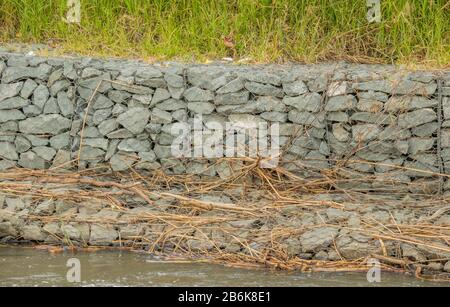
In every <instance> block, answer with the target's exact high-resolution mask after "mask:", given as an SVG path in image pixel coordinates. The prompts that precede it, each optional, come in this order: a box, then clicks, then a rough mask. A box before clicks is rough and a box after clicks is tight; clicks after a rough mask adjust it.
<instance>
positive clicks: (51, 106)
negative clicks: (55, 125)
mask: <svg viewBox="0 0 450 307" xmlns="http://www.w3.org/2000/svg"><path fill="white" fill-rule="evenodd" d="M58 113H60V110H59V107H58V101H57V100H56V98H54V97H50V98H49V99H48V100H47V102H46V103H45V106H44V114H58Z"/></svg>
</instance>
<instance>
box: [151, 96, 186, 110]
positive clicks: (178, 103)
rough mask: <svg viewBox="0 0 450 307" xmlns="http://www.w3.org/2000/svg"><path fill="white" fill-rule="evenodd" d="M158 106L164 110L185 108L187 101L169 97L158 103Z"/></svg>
mask: <svg viewBox="0 0 450 307" xmlns="http://www.w3.org/2000/svg"><path fill="white" fill-rule="evenodd" d="M156 107H157V108H158V109H160V110H163V111H175V110H179V109H185V108H186V102H184V101H183V100H179V99H173V98H171V99H167V100H165V101H163V102H161V103H158V104H157V105H156Z"/></svg>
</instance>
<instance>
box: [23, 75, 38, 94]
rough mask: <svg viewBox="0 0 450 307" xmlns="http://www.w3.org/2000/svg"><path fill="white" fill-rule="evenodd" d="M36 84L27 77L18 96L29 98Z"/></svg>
mask: <svg viewBox="0 0 450 307" xmlns="http://www.w3.org/2000/svg"><path fill="white" fill-rule="evenodd" d="M37 86H38V85H37V83H36V82H34V81H33V80H32V79H27V80H26V81H25V82H24V84H23V87H22V90H21V91H20V97H22V98H23V99H28V98H30V96H31V95H32V94H33V92H34V90H35V89H36V87H37Z"/></svg>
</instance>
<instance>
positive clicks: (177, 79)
mask: <svg viewBox="0 0 450 307" xmlns="http://www.w3.org/2000/svg"><path fill="white" fill-rule="evenodd" d="M164 80H166V82H167V84H168V85H169V86H172V87H183V86H184V79H183V77H182V76H179V75H176V74H172V73H166V74H165V75H164Z"/></svg>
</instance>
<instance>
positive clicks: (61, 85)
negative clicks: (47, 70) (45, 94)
mask: <svg viewBox="0 0 450 307" xmlns="http://www.w3.org/2000/svg"><path fill="white" fill-rule="evenodd" d="M69 86H70V83H69V81H67V80H59V81H56V82H55V83H54V84H53V85H52V86H51V87H50V94H51V95H52V96H53V97H54V96H56V94H58V93H59V92H61V91H65V90H67V89H68V88H69Z"/></svg>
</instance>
